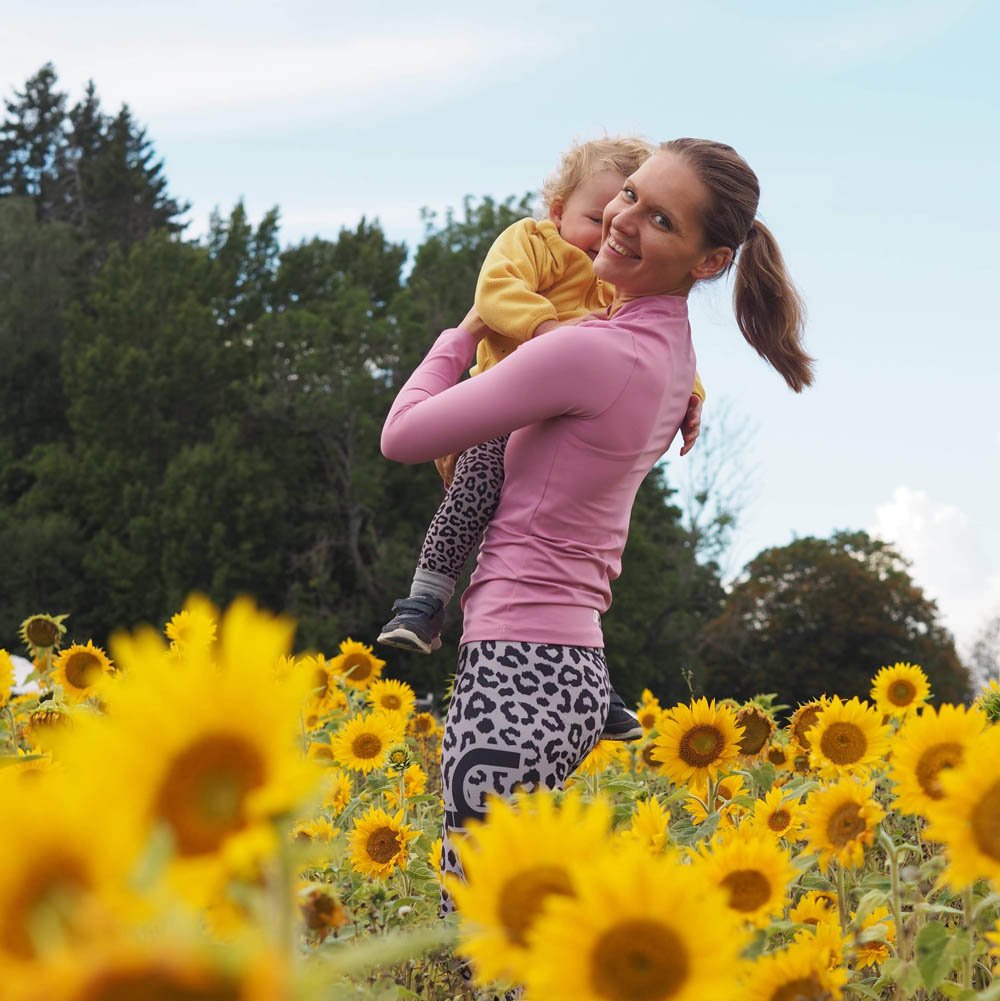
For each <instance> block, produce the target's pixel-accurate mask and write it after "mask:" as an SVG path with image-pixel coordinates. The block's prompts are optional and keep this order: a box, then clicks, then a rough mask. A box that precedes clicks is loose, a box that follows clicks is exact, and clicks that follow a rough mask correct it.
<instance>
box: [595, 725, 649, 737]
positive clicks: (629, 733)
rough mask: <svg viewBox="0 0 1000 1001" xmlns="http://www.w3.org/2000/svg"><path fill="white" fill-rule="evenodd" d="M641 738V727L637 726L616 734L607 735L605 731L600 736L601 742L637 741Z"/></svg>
mask: <svg viewBox="0 0 1000 1001" xmlns="http://www.w3.org/2000/svg"><path fill="white" fill-rule="evenodd" d="M641 736H642V725H641V724H638V725H636V726H634V727H632V728H631V729H629V730H619V731H618V732H617V733H609V732H608V731H607V730H605V731H604V732H603V733H602V734H601V740H638V739H639V738H640V737H641Z"/></svg>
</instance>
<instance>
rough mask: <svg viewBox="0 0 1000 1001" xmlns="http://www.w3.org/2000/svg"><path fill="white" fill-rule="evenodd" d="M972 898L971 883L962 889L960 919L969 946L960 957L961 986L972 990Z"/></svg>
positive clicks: (974, 948) (973, 954) (974, 947)
mask: <svg viewBox="0 0 1000 1001" xmlns="http://www.w3.org/2000/svg"><path fill="white" fill-rule="evenodd" d="M974 903H975V902H974V899H973V894H972V883H970V884H969V885H968V886H967V887H966V888H965V889H964V890H963V891H962V920H963V924H964V925H965V929H966V931H967V932H968V933H969V948H968V949H967V950H966V952H965V955H964V956H963V957H962V986H963V987H966V988H968V989H969V990H970V991H971V990H972V974H973V967H974V957H975V950H976V938H975V935H974V934H973V929H974V928H975V924H976V922H975V919H974V917H973V908H974Z"/></svg>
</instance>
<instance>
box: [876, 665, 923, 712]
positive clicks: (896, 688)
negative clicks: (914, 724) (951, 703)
mask: <svg viewBox="0 0 1000 1001" xmlns="http://www.w3.org/2000/svg"><path fill="white" fill-rule="evenodd" d="M930 694H931V688H930V685H928V683H927V675H926V674H924V672H923V671H922V670H921V669H920V668H919V667H918V666H917V665H916V664H905V663H902V662H900V663H898V664H893V665H892V667H883V668H882V669H881V670H880V671H879V672H878V673H877V674H876V675H875V677H874V678H872V690H871V697H872V698H873V699H874V700H875V704H876V705H877V706H878V708H879V712H882V713H885V715H887V716H905V715H906V713H908V712H910V711H911V710H913V709H918V708H920V706H922V705H923V704H924V703H925V702H926V701H927V699H928V698H930Z"/></svg>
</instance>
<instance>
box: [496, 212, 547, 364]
mask: <svg viewBox="0 0 1000 1001" xmlns="http://www.w3.org/2000/svg"><path fill="white" fill-rule="evenodd" d="M554 280H555V276H554V275H553V273H552V254H551V252H550V251H549V249H548V245H547V243H546V240H545V237H544V236H543V235H542V234H541V233H539V231H538V226H537V223H535V221H534V220H533V219H522V220H521V221H520V222H516V223H514V225H513V226H508V227H507V229H505V230H504V231H503V232H502V233H501V234H500V235H499V236H498V237H497V239H496V241H495V242H494V244H493V246H492V247H491V248H490V251H489V253H488V254H487V255H486V260H485V261H483V266H482V268H481V270H480V272H479V281H478V283H477V284H476V312H477V313H478V314H479V315H480V317H482V319H483V322H484V323H485V324H486V325H487V326H488V327H490V328H492V329H493V330H495V331H496V332H497V333H499V334H503V336H504V337H509V338H510V339H511V340H514V341H517V342H518V343H522V344H523V343H524V342H525V341H527V340H530V339H531V338H532V337H534V336H535V334H536V333H544V332H545V331H546V330H550V329H552V328H553V327H555V326H558V325H559V316H558V314H557V313H556V310H555V307H554V306H553V305H552V303H551V302H549V300H548V299H546V298H545V296H544V295H542V294H541V293H540V292H539V291H538V290H539V289H544V288H548V287H549V286H551V285H552V283H553V281H554ZM542 325H544V326H543V329H542V330H541V331H539V330H538V328H539V326H542Z"/></svg>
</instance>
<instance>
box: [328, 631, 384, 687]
mask: <svg viewBox="0 0 1000 1001" xmlns="http://www.w3.org/2000/svg"><path fill="white" fill-rule="evenodd" d="M383 667H385V661H384V660H379V659H378V657H376V656H375V655H374V654H373V653H372V648H371V647H370V646H365V644H364V643H357V642H355V641H354V640H352V639H351V638H350V637H348V638H347V639H346V640H344V641H343V642H342V643H341V644H340V655H339V656H338V657H334V658H333V660H332V661H331V662H330V668H331V670H333V671H336V672H337V673H338V674H339V675H341V676H342V677H343V679H344V681H346V682H347V684H348V685H350V686H351V687H352V688H368V687H369V686H370V685H371V684H372V682H374V681H377V680H378V678H379V675H380V674H381V673H382V668H383Z"/></svg>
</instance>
